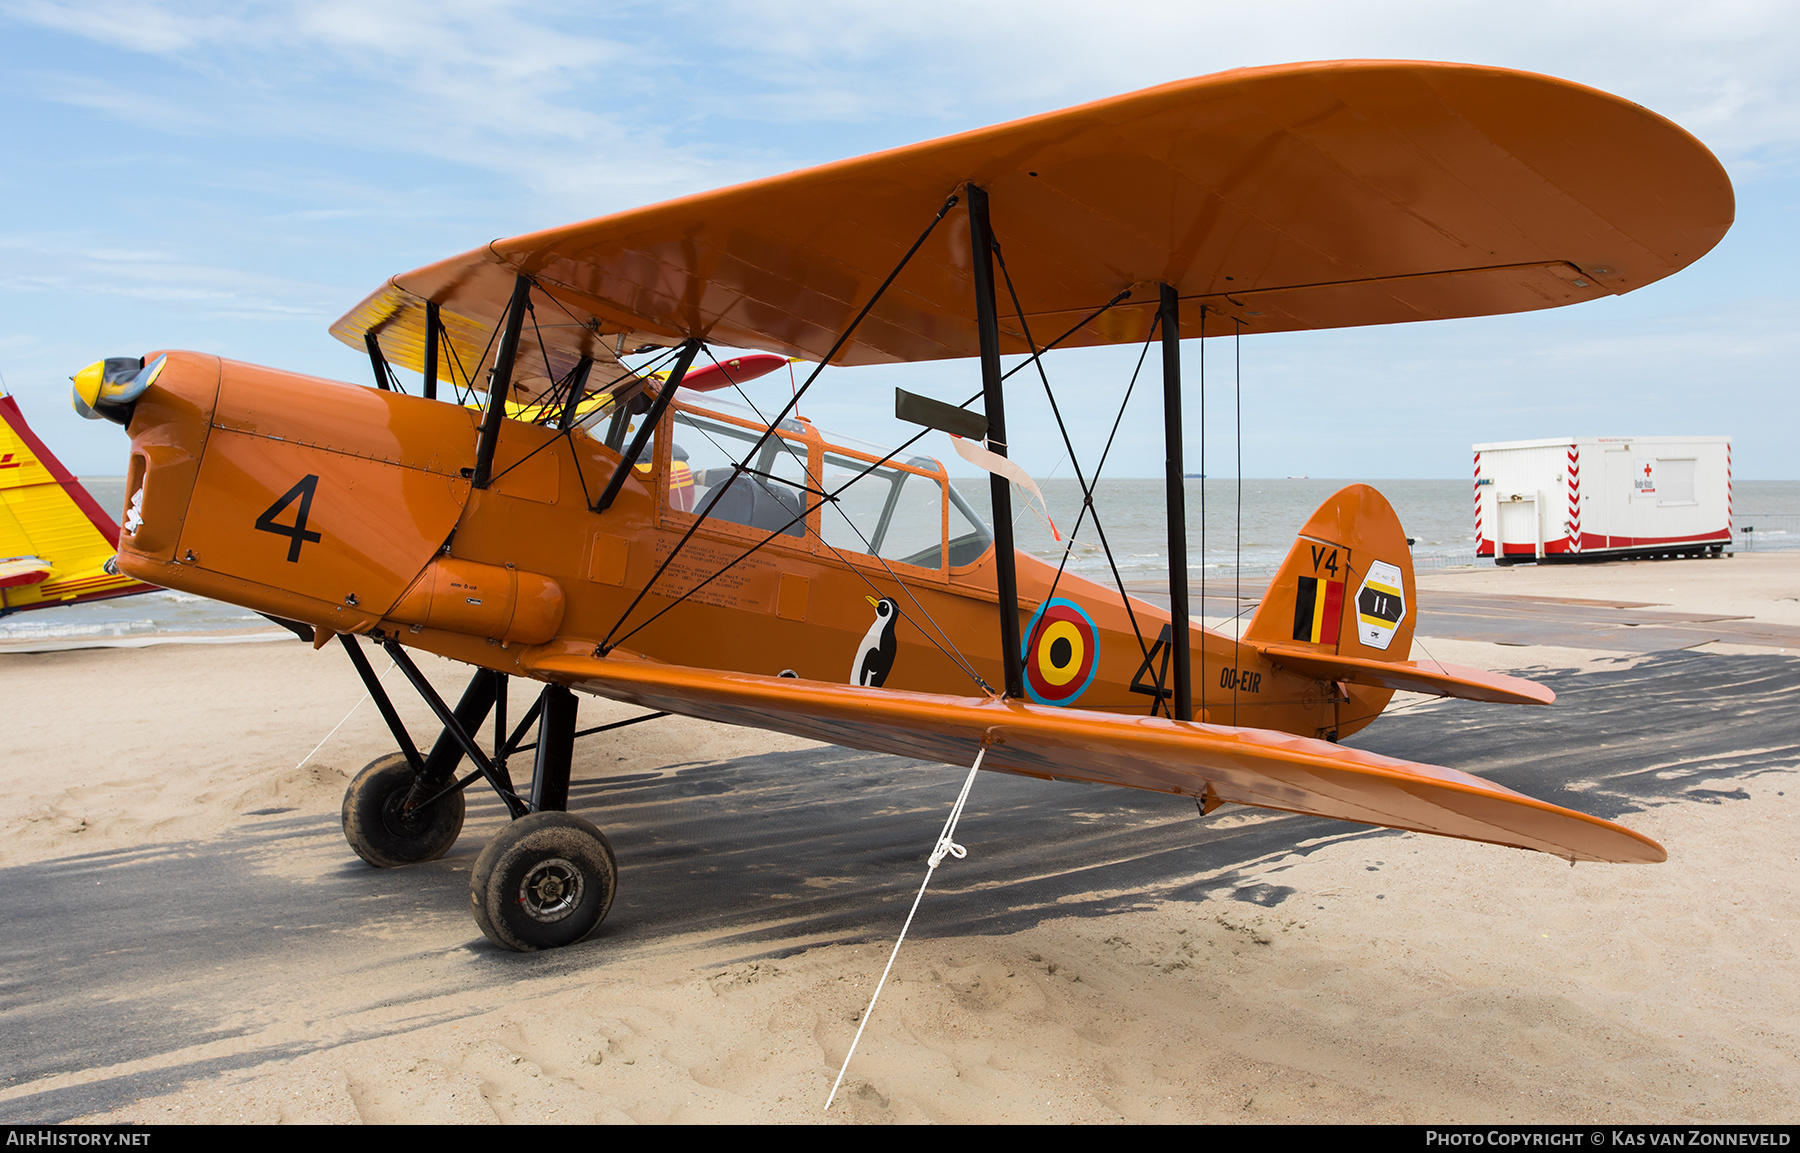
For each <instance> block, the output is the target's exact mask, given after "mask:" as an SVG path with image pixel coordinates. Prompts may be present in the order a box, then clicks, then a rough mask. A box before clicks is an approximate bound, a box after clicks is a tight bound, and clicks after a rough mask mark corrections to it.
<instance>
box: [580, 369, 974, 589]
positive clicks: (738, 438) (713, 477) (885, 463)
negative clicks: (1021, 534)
mask: <svg viewBox="0 0 1800 1153" xmlns="http://www.w3.org/2000/svg"><path fill="white" fill-rule="evenodd" d="M629 419H630V418H629V415H628V414H626V413H624V412H623V411H622V410H621V411H620V412H618V413H614V414H612V420H611V421H610V424H609V426H608V427H607V429H606V432H605V434H604V435H603V439H605V440H606V441H607V442H608V443H609V444H612V445H613V446H614V447H618V446H619V445H622V444H623V443H624V442H625V438H626V432H627V428H628V421H629ZM768 430H769V425H768V423H767V421H766V419H764V418H763V417H761V416H759V415H758V414H757V413H756V412H755V411H754V410H752V409H750V408H748V407H747V406H741V405H738V404H735V403H733V402H730V401H725V400H721V399H717V398H715V397H712V396H705V397H704V401H703V402H702V396H701V394H695V393H689V392H687V391H686V390H683V391H682V392H681V393H680V394H679V396H678V398H677V399H676V400H675V402H674V403H673V404H671V405H670V406H669V412H668V414H667V416H665V418H664V422H663V426H662V427H661V428H659V429H658V430H657V439H658V440H659V441H660V440H662V439H663V438H664V437H665V436H666V437H667V439H668V442H669V443H668V449H667V455H666V456H664V455H663V454H662V452H661V451H660V449H661V446H660V445H657V446H656V451H654V452H653V451H650V450H647V451H646V452H645V453H644V456H643V458H642V462H641V463H640V464H639V465H638V466H637V467H638V468H639V469H640V470H642V471H644V472H650V471H651V470H653V469H654V468H656V467H659V466H663V465H664V462H666V471H665V473H664V478H665V479H664V483H663V488H662V491H663V496H664V500H663V502H662V507H661V509H660V510H659V511H660V512H661V514H662V516H663V518H664V519H665V521H668V522H670V523H674V524H682V525H686V524H691V523H692V518H693V517H695V516H699V515H702V514H704V515H705V517H706V525H707V527H709V528H710V527H712V526H715V525H717V526H719V527H720V528H721V529H722V530H723V531H724V532H726V533H728V534H730V533H734V532H735V530H734V529H733V528H732V527H730V526H742V528H743V529H745V530H753V531H752V532H746V533H744V534H743V535H744V536H745V537H746V539H747V540H750V541H751V542H752V543H754V541H757V540H761V539H762V538H763V537H766V536H768V535H769V534H771V533H776V534H779V535H780V537H783V538H794V541H793V542H792V546H798V547H801V548H805V549H807V550H809V551H812V552H816V553H824V554H826V555H830V554H861V555H863V556H868V557H877V558H880V559H881V560H883V561H886V562H888V563H890V564H901V565H908V566H911V567H914V568H922V569H935V570H938V571H939V572H941V573H948V571H949V570H951V569H958V568H963V567H966V566H968V565H972V564H974V563H975V562H976V561H978V560H980V559H981V557H982V556H983V554H985V553H986V552H987V551H988V549H989V548H991V547H992V546H993V534H992V533H991V532H990V531H989V530H988V527H987V525H986V523H985V522H984V521H983V519H982V517H981V516H980V514H979V513H977V512H976V511H975V509H974V508H973V507H972V506H971V505H970V504H969V502H968V500H967V499H966V498H965V497H964V496H963V495H962V494H961V493H960V492H958V491H957V490H956V487H955V485H953V484H952V483H951V481H950V476H949V473H948V472H947V471H946V470H945V468H944V466H943V464H942V463H940V462H939V461H937V460H935V459H933V458H931V457H928V456H907V457H904V458H899V459H888V457H889V455H890V454H889V452H888V450H886V449H884V448H882V447H881V446H879V445H874V444H866V443H863V442H860V441H858V440H856V439H855V438H851V437H842V436H831V437H827V436H826V435H825V434H823V433H821V432H820V431H819V429H818V428H817V427H816V426H814V425H813V424H812V422H811V421H808V420H806V419H804V418H799V419H796V418H788V419H784V420H783V421H782V422H781V423H780V424H779V425H778V426H777V427H776V428H775V431H774V435H771V436H769V437H767V439H764V434H765V433H766V432H768ZM594 431H595V432H597V433H598V432H599V431H600V430H599V428H598V427H596V428H595V429H594ZM758 441H761V442H762V443H761V445H760V447H759V446H758ZM740 462H742V467H741V468H739V464H740ZM734 473H735V476H736V479H733V476H734ZM792 546H790V547H792Z"/></svg>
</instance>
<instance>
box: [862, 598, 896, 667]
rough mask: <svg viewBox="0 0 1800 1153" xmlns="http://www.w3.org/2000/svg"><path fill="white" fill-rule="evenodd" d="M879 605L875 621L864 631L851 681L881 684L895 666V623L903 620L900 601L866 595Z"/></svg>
mask: <svg viewBox="0 0 1800 1153" xmlns="http://www.w3.org/2000/svg"><path fill="white" fill-rule="evenodd" d="M863 599H864V600H866V601H868V602H869V603H870V604H872V605H874V606H875V623H874V624H872V625H870V626H869V631H868V632H867V633H866V634H864V636H863V639H862V644H861V645H860V646H858V648H857V650H856V662H855V663H854V664H852V665H851V666H850V683H851V684H853V685H867V686H868V687H870V688H876V689H878V688H880V687H881V685H882V682H883V681H886V680H887V678H888V672H889V670H891V669H892V668H893V667H894V649H895V643H894V626H895V625H897V624H899V623H900V604H899V602H898V601H896V600H894V599H893V598H892V597H882V598H881V599H880V600H876V599H875V598H874V597H871V596H865V597H864V598H863Z"/></svg>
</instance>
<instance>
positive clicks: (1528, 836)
mask: <svg viewBox="0 0 1800 1153" xmlns="http://www.w3.org/2000/svg"><path fill="white" fill-rule="evenodd" d="M526 664H527V668H528V669H529V670H530V671H531V672H533V673H536V674H538V675H541V676H547V677H549V678H551V679H553V680H556V681H560V682H563V683H566V684H569V685H571V686H573V687H575V688H579V689H583V690H586V691H588V692H591V693H595V694H597V695H600V696H605V697H611V698H613V699H615V700H624V701H632V702H635V703H637V704H641V705H645V706H647V707H650V708H655V709H662V710H666V711H668V712H674V713H684V714H687V715H689V716H697V717H705V718H707V719H709V720H715V721H724V722H726V723H729V724H738V725H750V726H753V727H756V728H764V729H774V730H776V731H779V732H786V733H793V734H795V735H798V736H805V737H813V738H816V739H818V740H824V741H830V742H832V743H833V744H839V745H847V746H849V747H851V748H858V749H868V750H871V751H875V752H884V753H896V754H899V755H901V756H908V757H919V758H922V759H924V760H931V761H942V762H944V763H946V764H953V765H966V764H969V763H970V762H972V761H973V760H974V758H975V752H976V750H977V749H978V748H979V747H980V746H981V744H982V742H983V741H984V740H985V741H987V742H988V743H989V749H988V754H987V759H986V760H985V761H984V762H983V765H984V767H987V768H993V769H1000V770H1004V771H1007V772H1014V773H1022V774H1025V775H1028V776H1038V777H1052V778H1061V779H1066V780H1079V781H1095V782H1100V783H1105V784H1114V785H1127V786H1130V787H1132V788H1140V789H1151V790H1154V791H1156V792H1164V793H1181V794H1185V795H1188V796H1193V797H1205V798H1208V799H1218V800H1224V801H1235V802H1237V803H1239V804H1245V805H1257V806H1260V807H1263V808H1268V809H1281V810H1285V811H1288V812H1295V813H1310V814H1313V815H1316V816H1323V817H1336V818H1339V819H1342V820H1347V821H1361V822H1364V823H1367V824H1372V825H1386V826H1389V827H1392V828H1396V829H1411V830H1414V831H1417V832H1423V833H1437V834H1440V835H1442V836H1448V837H1463V838H1466V839H1469V840H1474V841H1489V842H1492V843H1494V844H1500V845H1513V846H1517V847H1519V848H1525V849H1537V850H1539V851H1541V852H1545V853H1552V854H1555V855H1556V856H1559V857H1566V858H1569V859H1570V860H1584V861H1640V862H1642V861H1661V860H1663V859H1665V857H1666V854H1665V853H1664V852H1663V849H1662V846H1661V845H1658V844H1657V843H1656V842H1655V841H1652V840H1650V839H1649V838H1647V837H1643V836H1639V835H1638V834H1637V833H1634V832H1632V831H1631V830H1630V829H1627V828H1624V827H1622V826H1620V825H1615V824H1613V823H1612V822H1610V821H1603V820H1601V819H1599V818H1598V817H1590V816H1587V815H1586V814H1583V813H1577V812H1573V811H1571V810H1569V809H1563V808H1558V807H1557V806H1555V805H1550V804H1546V803H1544V802H1543V801H1539V800H1534V799H1533V798H1531V797H1527V796H1524V795H1523V794H1520V793H1515V792H1513V791H1512V790H1511V789H1507V788H1503V787H1502V786H1500V785H1496V784H1494V783H1492V782H1491V781H1484V780H1482V779H1481V778H1480V777H1475V776H1471V775H1469V774H1467V773H1459V772H1457V771H1455V770H1453V769H1441V768H1437V767H1434V766H1431V765H1420V764H1414V763H1411V762H1408V761H1399V760H1394V759H1393V758H1391V757H1383V756H1380V755H1378V754H1375V753H1366V752H1361V751H1359V750H1356V749H1348V748H1345V747H1343V746H1342V745H1335V744H1329V743H1327V742H1324V741H1315V740H1310V739H1307V738H1305V737H1295V736H1289V735H1287V734H1284V733H1275V732H1270V731H1268V730H1266V729H1237V728H1229V727H1226V726H1222V725H1203V724H1195V723H1191V722H1182V721H1171V720H1165V719H1163V718H1160V717H1142V716H1120V715H1117V714H1112V713H1095V712H1083V711H1080V710H1076V709H1060V708H1048V707H1041V706H1037V705H1030V704H1024V703H1021V702H1018V701H998V700H982V699H979V698H966V697H951V696H940V695H937V694H931V693H908V692H897V691H894V690H890V689H865V688H857V687H853V686H850V685H832V684H824V683H821V682H818V681H797V680H788V679H784V678H781V677H763V676H754V675H751V674H748V673H727V672H717V671H714V670H709V669H693V668H683V667H678V666H672V665H661V664H655V663H652V662H649V661H645V660H639V659H634V658H622V657H620V656H618V655H616V653H615V655H613V656H608V657H593V656H590V655H588V654H587V653H586V652H585V651H583V650H581V649H580V648H578V647H577V646H574V645H568V646H565V647H562V648H560V649H559V648H557V647H555V646H551V647H549V648H547V649H546V650H544V651H542V652H541V653H540V654H539V655H537V656H536V657H534V658H531V659H529V660H528V661H527V662H526Z"/></svg>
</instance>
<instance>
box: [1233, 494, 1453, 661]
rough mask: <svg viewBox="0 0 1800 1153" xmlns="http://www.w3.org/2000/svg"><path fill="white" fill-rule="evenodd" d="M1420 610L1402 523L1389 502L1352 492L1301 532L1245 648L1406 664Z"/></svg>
mask: <svg viewBox="0 0 1800 1153" xmlns="http://www.w3.org/2000/svg"><path fill="white" fill-rule="evenodd" d="M1416 604H1417V594H1416V592H1415V589H1414V584H1413V567H1412V552H1411V550H1410V549H1409V548H1408V547H1407V543H1406V534H1405V533H1404V532H1403V531H1402V530H1401V528H1400V518H1399V517H1398V516H1396V515H1395V514H1394V509H1393V506H1392V505H1390V504H1388V502H1387V498H1385V497H1383V496H1382V495H1381V494H1380V493H1378V492H1376V491H1375V490H1374V489H1372V488H1370V487H1369V486H1368V485H1366V484H1353V485H1351V486H1350V487H1349V488H1345V489H1341V490H1339V491H1338V492H1336V493H1334V494H1333V495H1332V496H1330V497H1329V498H1327V499H1326V501H1325V503H1324V504H1321V505H1320V506H1319V508H1318V510H1317V511H1316V512H1314V513H1313V514H1312V517H1311V519H1309V520H1308V521H1307V522H1306V524H1305V525H1304V526H1303V527H1302V528H1301V529H1300V535H1299V537H1297V538H1296V539H1295V541H1294V547H1293V548H1292V549H1290V550H1289V551H1288V555H1287V560H1285V561H1284V562H1282V565H1281V570H1280V571H1279V572H1278V573H1277V574H1276V576H1275V580H1274V581H1273V582H1272V583H1271V584H1270V585H1269V591H1268V593H1267V594H1266V595H1264V597H1263V600H1262V603H1261V604H1260V605H1259V606H1257V610H1256V615H1255V617H1253V618H1252V619H1251V621H1250V627H1249V628H1248V629H1246V630H1245V632H1244V640H1245V641H1247V642H1251V643H1260V644H1278V645H1282V646H1284V647H1291V646H1301V647H1303V648H1305V649H1307V650H1308V651H1312V652H1317V653H1319V654H1321V655H1331V656H1344V657H1357V658H1362V659H1365V660H1385V661H1405V660H1406V659H1407V657H1408V656H1409V655H1410V654H1411V652H1412V638H1413V628H1414V626H1415V625H1416V623H1417V621H1418V613H1417V611H1416V608H1415V606H1416Z"/></svg>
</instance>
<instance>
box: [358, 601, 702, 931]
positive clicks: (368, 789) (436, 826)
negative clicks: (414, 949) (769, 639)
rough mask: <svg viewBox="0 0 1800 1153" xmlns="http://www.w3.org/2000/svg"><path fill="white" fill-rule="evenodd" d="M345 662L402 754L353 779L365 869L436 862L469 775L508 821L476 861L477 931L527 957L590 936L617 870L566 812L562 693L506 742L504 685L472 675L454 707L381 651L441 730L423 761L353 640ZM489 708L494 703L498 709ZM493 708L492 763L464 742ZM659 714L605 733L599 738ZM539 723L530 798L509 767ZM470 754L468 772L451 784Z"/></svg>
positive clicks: (600, 837)
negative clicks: (493, 796) (489, 792)
mask: <svg viewBox="0 0 1800 1153" xmlns="http://www.w3.org/2000/svg"><path fill="white" fill-rule="evenodd" d="M342 640H343V642H344V647H345V649H346V650H347V651H348V652H349V654H350V659H351V661H352V662H353V663H354V664H355V665H356V670H357V672H358V673H359V674H360V675H361V676H362V679H363V683H364V685H366V686H367V687H368V689H369V695H370V696H371V697H373V698H374V700H375V704H376V707H378V708H379V709H380V710H381V715H382V716H383V718H385V719H386V720H387V723H388V727H389V728H390V729H391V730H392V731H393V734H394V740H395V743H397V744H398V745H399V746H400V751H399V752H397V753H390V754H389V755H387V756H385V757H382V758H380V759H378V760H376V761H375V762H374V763H372V764H371V765H369V767H368V768H366V769H364V770H363V772H362V773H361V774H360V775H358V777H357V779H356V781H355V782H353V783H352V784H351V786H350V791H349V793H347V794H346V796H345V798H344V836H345V837H346V839H348V840H349V842H350V845H351V847H352V848H354V849H355V850H356V852H357V855H358V856H360V857H362V858H363V859H364V860H365V861H368V862H369V863H370V864H372V865H381V866H390V865H401V864H408V863H411V862H413V861H428V860H432V859H434V858H436V857H440V856H442V855H443V854H444V853H445V852H447V851H449V848H450V846H451V845H452V844H454V843H455V841H456V837H457V834H458V833H460V832H461V830H462V822H463V812H464V803H463V795H462V790H463V788H464V787H466V786H467V785H469V784H471V783H472V782H473V781H474V780H475V779H476V777H485V778H486V779H487V782H488V784H489V785H491V786H493V789H494V791H495V793H497V794H498V795H499V797H500V799H501V800H502V801H504V802H505V803H506V806H507V810H508V811H509V812H510V813H511V814H512V817H513V820H512V823H511V824H509V825H508V826H507V827H506V828H505V829H503V830H501V831H500V833H499V834H498V835H497V836H495V837H494V839H493V840H492V841H490V842H489V843H488V845H487V847H486V848H484V849H483V850H482V851H481V855H480V856H479V857H478V858H476V861H475V869H474V872H473V874H472V875H471V876H470V882H469V901H470V904H471V905H472V906H473V908H474V913H475V923H476V924H477V925H479V926H480V927H481V931H482V933H483V934H484V935H486V937H487V938H488V940H490V941H492V942H494V944H496V945H499V946H500V947H501V948H503V949H512V950H515V951H518V952H530V951H533V950H537V949H552V948H556V947H558V946H561V945H572V944H574V943H575V942H577V941H579V940H581V939H582V938H584V937H586V936H587V935H588V934H589V933H592V932H593V931H594V929H595V928H596V927H598V926H599V924H600V922H601V920H602V919H603V918H605V916H606V913H607V910H609V909H611V908H612V902H613V894H614V892H615V891H616V890H617V889H618V881H619V870H618V865H617V863H616V861H615V860H614V857H613V851H612V845H611V844H610V843H608V841H607V839H606V834H604V833H602V832H601V831H600V830H599V829H598V828H596V827H594V825H593V824H591V823H590V822H588V821H586V820H583V819H582V818H580V817H577V816H574V815H572V814H570V813H569V812H567V811H566V810H567V809H568V807H569V775H570V766H571V762H572V761H573V758H574V750H575V738H576V736H577V733H576V731H575V721H576V713H577V710H578V707H579V700H578V698H577V697H576V696H575V694H574V693H572V692H570V691H569V690H568V689H566V688H564V687H563V686H561V685H546V686H545V687H544V690H543V692H542V693H541V694H540V695H539V697H538V700H537V702H536V703H535V704H534V705H533V706H532V707H531V709H530V711H529V712H528V713H527V714H526V716H525V717H524V719H523V720H521V721H520V723H519V725H518V727H517V728H516V729H515V730H514V731H513V733H512V735H511V736H510V737H507V736H506V733H505V722H506V716H505V714H506V677H505V676H504V675H503V674H500V673H496V672H493V671H491V670H487V669H480V670H477V671H476V673H475V675H474V676H473V677H472V678H471V679H470V681H469V684H468V687H467V688H466V689H464V690H463V695H462V699H461V700H460V701H458V702H457V705H456V708H455V710H452V709H451V708H450V707H449V706H448V705H446V704H445V703H444V701H443V698H441V697H440V696H438V694H437V690H436V689H434V688H433V687H432V686H431V683H430V682H429V681H427V680H426V679H425V677H424V675H423V674H421V673H420V672H419V669H418V666H417V665H415V664H414V663H413V662H412V659H411V658H410V657H408V656H407V655H406V653H405V651H404V650H403V649H402V648H401V647H400V645H399V644H398V643H396V642H395V640H394V639H393V638H391V637H390V638H387V639H385V640H384V641H383V645H384V647H385V649H386V650H387V653H388V655H389V656H391V657H393V659H394V663H395V664H396V665H398V666H399V668H400V670H401V672H402V673H404V674H405V676H406V679H407V680H408V681H410V682H411V683H412V685H413V688H414V689H416V690H417V691H418V693H419V695H420V697H422V698H423V699H424V701H425V703H426V704H428V705H430V706H431V710H432V712H433V713H435V714H436V715H437V718H438V720H439V722H440V723H441V724H442V725H443V729H442V731H441V732H440V733H439V735H438V738H437V741H436V742H435V743H434V744H433V745H432V748H431V751H430V753H428V754H427V755H425V756H420V755H419V751H418V749H417V747H416V746H415V745H414V744H413V741H412V738H411V737H410V736H409V735H408V734H407V731H406V727H405V726H404V725H402V724H401V723H400V717H399V714H398V713H397V712H395V710H394V706H393V702H392V701H390V700H389V699H388V696H387V693H386V691H385V690H384V689H383V688H382V686H381V681H380V679H379V678H378V677H376V676H375V673H374V670H372V669H371V668H370V667H369V662H368V658H367V657H366V656H365V655H364V654H363V652H362V649H361V648H360V647H359V646H358V644H357V642H356V638H354V637H351V636H344V637H343V638H342ZM496 706H498V707H497V708H496ZM490 711H493V712H494V713H495V718H494V724H495V729H494V745H495V750H496V753H495V755H494V756H493V757H492V758H490V757H488V756H487V755H486V754H485V753H483V752H482V751H481V749H480V748H479V747H478V746H477V745H476V744H475V740H474V738H473V736H472V735H471V734H472V733H473V732H474V731H476V730H477V729H479V728H480V726H481V724H482V722H483V721H484V720H485V719H486V718H487V715H488V713H489V712H490ZM666 715H667V714H665V713H650V714H647V715H645V716H642V717H633V718H630V719H629V720H624V721H616V722H613V723H612V724H608V725H601V726H599V727H598V728H596V729H590V730H588V731H589V732H603V731H606V730H608V729H614V728H618V727H620V726H623V725H630V724H636V723H638V722H640V721H647V720H654V719H655V718H657V717H661V716H666ZM534 722H535V723H536V726H537V744H536V756H535V758H534V765H533V772H532V778H531V788H530V790H529V796H528V797H522V796H520V795H519V793H518V791H516V790H515V788H514V786H513V782H512V777H511V775H510V774H509V773H508V772H507V768H506V758H507V757H508V755H510V754H511V753H512V752H514V751H515V750H517V749H519V748H520V744H519V742H520V741H521V739H523V737H524V736H525V734H526V733H527V732H528V731H529V729H530V727H531V725H532V724H533V723H534ZM464 757H467V758H468V759H469V760H470V761H471V762H472V763H473V764H474V766H475V771H474V772H473V773H470V774H469V775H468V776H467V777H466V778H464V779H462V780H460V781H459V780H457V779H456V770H457V767H458V766H459V765H460V764H461V763H462V759H463V758H464Z"/></svg>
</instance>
